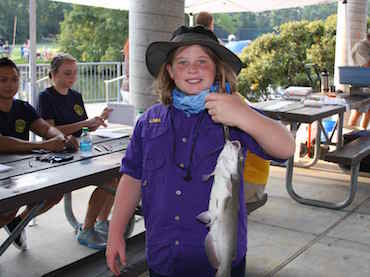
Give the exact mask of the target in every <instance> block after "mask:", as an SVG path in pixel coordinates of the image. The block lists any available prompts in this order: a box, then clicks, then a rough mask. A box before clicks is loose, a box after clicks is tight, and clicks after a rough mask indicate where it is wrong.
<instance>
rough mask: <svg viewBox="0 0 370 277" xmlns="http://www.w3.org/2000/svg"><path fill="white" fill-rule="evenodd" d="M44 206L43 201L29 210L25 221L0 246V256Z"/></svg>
mask: <svg viewBox="0 0 370 277" xmlns="http://www.w3.org/2000/svg"><path fill="white" fill-rule="evenodd" d="M44 205H45V201H43V202H41V203H39V204H38V205H35V206H34V207H33V208H32V209H31V211H30V213H29V214H28V215H27V217H26V218H25V219H23V220H22V221H21V222H20V223H19V224H18V225H17V227H15V229H14V231H13V232H12V234H11V235H10V236H9V237H8V238H7V239H6V241H4V243H3V244H2V245H0V256H1V255H2V254H3V253H4V252H5V251H6V249H8V247H9V246H10V244H12V242H13V241H14V239H15V238H16V237H18V236H19V235H20V233H21V232H22V231H23V230H24V228H26V226H27V224H28V223H29V222H30V221H31V220H32V218H34V217H35V216H36V215H37V214H38V213H39V211H41V209H42V208H43V207H44Z"/></svg>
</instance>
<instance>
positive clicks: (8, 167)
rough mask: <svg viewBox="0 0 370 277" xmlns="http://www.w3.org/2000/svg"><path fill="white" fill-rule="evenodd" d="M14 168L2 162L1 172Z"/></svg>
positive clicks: (0, 165)
mask: <svg viewBox="0 0 370 277" xmlns="http://www.w3.org/2000/svg"><path fill="white" fill-rule="evenodd" d="M12 169H13V168H12V167H10V166H7V165H3V164H0V172H5V171H9V170H12Z"/></svg>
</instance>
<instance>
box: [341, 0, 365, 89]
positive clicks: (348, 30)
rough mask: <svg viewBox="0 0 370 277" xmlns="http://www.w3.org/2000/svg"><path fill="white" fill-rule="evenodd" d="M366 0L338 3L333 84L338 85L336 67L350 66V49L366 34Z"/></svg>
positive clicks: (342, 87) (349, 0)
mask: <svg viewBox="0 0 370 277" xmlns="http://www.w3.org/2000/svg"><path fill="white" fill-rule="evenodd" d="M367 14H368V0H348V1H347V4H343V3H342V1H338V13H337V40H336V48H335V69H334V84H335V86H336V87H337V88H340V89H342V90H343V89H344V90H346V86H344V85H340V84H339V74H338V66H346V65H352V64H353V62H352V57H351V49H352V47H353V45H354V44H355V43H356V42H357V41H359V40H360V39H362V38H363V37H364V36H365V33H366V24H367Z"/></svg>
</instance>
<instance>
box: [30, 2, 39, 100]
mask: <svg viewBox="0 0 370 277" xmlns="http://www.w3.org/2000/svg"><path fill="white" fill-rule="evenodd" d="M29 4H30V10H29V16H30V29H29V35H30V53H29V69H30V71H29V72H30V73H29V80H30V87H29V93H30V100H31V101H30V102H31V105H35V103H36V101H37V99H36V96H37V93H36V46H37V45H36V0H30V1H29Z"/></svg>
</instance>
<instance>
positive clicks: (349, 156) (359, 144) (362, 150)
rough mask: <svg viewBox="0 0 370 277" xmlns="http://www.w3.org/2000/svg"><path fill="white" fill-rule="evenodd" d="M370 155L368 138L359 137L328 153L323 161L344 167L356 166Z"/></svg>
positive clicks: (369, 140) (369, 139)
mask: <svg viewBox="0 0 370 277" xmlns="http://www.w3.org/2000/svg"><path fill="white" fill-rule="evenodd" d="M369 154H370V137H359V138H357V139H355V140H353V141H351V142H350V143H347V144H346V145H344V146H343V148H342V149H340V150H335V151H332V152H329V153H327V154H326V155H325V160H326V161H328V162H332V163H337V164H344V165H356V164H358V163H360V162H361V160H362V159H363V158H365V157H366V156H367V155H369Z"/></svg>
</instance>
